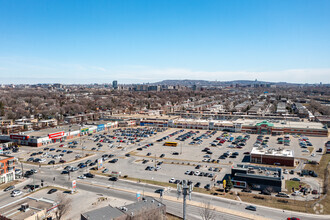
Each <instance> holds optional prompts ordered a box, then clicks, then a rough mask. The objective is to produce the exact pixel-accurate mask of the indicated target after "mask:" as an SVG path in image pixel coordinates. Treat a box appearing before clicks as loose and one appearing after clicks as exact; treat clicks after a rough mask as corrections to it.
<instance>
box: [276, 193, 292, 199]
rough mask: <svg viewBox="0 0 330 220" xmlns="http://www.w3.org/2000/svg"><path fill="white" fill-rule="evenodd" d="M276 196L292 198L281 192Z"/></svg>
mask: <svg viewBox="0 0 330 220" xmlns="http://www.w3.org/2000/svg"><path fill="white" fill-rule="evenodd" d="M275 196H277V197H283V198H290V196H289V195H288V194H286V193H282V192H279V193H277V194H276V195H275Z"/></svg>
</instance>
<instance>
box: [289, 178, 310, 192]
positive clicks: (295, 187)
mask: <svg viewBox="0 0 330 220" xmlns="http://www.w3.org/2000/svg"><path fill="white" fill-rule="evenodd" d="M300 185H301V186H302V187H304V186H305V185H306V184H304V183H302V182H299V181H292V180H286V181H285V188H286V189H287V190H288V192H292V187H293V188H294V189H295V190H296V189H299V186H300Z"/></svg>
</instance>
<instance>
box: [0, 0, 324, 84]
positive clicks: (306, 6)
mask: <svg viewBox="0 0 330 220" xmlns="http://www.w3.org/2000/svg"><path fill="white" fill-rule="evenodd" d="M329 11H330V1H328V0H317V1H313V0H308V1H305V0H214V1H213V0H157V1H155V0H104V1H103V0H97V1H95V0H77V1H75V0H56V1H51V0H0V84H8V83H14V84H28V83H30V84H31V83H66V84H70V83H111V82H112V81H113V80H118V83H119V84H121V83H148V82H158V81H161V80H166V79H178V80H180V79H197V80H218V81H231V80H255V79H258V80H259V81H271V82H283V81H286V82H294V83H320V82H322V83H330V40H329V39H330V13H329Z"/></svg>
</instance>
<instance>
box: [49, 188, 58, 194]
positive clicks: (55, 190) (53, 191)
mask: <svg viewBox="0 0 330 220" xmlns="http://www.w3.org/2000/svg"><path fill="white" fill-rule="evenodd" d="M55 192H57V189H50V190H49V191H48V192H47V194H53V193H55Z"/></svg>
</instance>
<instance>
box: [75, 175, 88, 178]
mask: <svg viewBox="0 0 330 220" xmlns="http://www.w3.org/2000/svg"><path fill="white" fill-rule="evenodd" d="M77 178H78V179H86V177H85V176H84V175H81V176H78V177H77Z"/></svg>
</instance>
